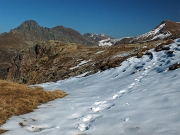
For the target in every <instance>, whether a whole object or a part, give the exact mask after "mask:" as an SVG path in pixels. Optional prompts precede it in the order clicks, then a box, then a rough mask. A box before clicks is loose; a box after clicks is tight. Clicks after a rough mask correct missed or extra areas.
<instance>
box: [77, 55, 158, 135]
mask: <svg viewBox="0 0 180 135" xmlns="http://www.w3.org/2000/svg"><path fill="white" fill-rule="evenodd" d="M153 56H154V55H153ZM156 61H157V60H156V57H155V56H154V58H153V59H152V60H150V61H149V65H151V66H147V68H145V69H144V72H143V73H142V75H141V76H139V77H138V78H136V79H135V81H134V82H133V83H131V84H130V85H129V86H128V87H127V89H124V90H120V91H119V92H118V93H116V94H114V95H113V96H112V97H110V98H109V99H108V100H105V101H99V102H94V103H93V107H91V110H92V113H91V114H87V115H86V116H84V117H82V118H80V119H79V123H78V125H77V129H78V130H79V131H81V132H83V131H86V130H88V129H90V127H91V125H92V123H93V122H94V121H95V120H96V119H97V118H100V117H103V115H102V114H101V113H100V112H102V111H103V110H109V109H111V108H112V107H114V106H115V104H114V103H112V101H113V100H115V99H118V98H120V97H122V96H123V95H124V94H125V93H126V92H127V93H130V92H133V88H134V87H135V86H137V85H138V84H139V83H140V82H141V81H142V79H143V78H144V77H145V76H146V75H147V74H148V72H149V70H150V69H151V67H153V66H154V65H155V64H156ZM126 105H129V103H126ZM129 120H130V118H125V119H124V121H125V122H127V121H129Z"/></svg>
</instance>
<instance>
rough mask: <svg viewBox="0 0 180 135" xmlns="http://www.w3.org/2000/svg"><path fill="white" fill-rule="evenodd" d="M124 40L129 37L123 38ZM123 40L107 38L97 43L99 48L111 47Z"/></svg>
mask: <svg viewBox="0 0 180 135" xmlns="http://www.w3.org/2000/svg"><path fill="white" fill-rule="evenodd" d="M124 38H130V37H124ZM124 38H119V39H112V38H107V39H104V40H100V41H99V46H112V45H115V44H116V43H117V42H118V41H121V40H122V39H124Z"/></svg>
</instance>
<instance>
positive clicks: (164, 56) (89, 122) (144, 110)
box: [1, 39, 180, 135]
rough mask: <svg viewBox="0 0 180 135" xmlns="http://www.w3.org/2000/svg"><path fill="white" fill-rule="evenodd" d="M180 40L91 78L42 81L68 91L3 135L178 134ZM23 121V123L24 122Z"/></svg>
mask: <svg viewBox="0 0 180 135" xmlns="http://www.w3.org/2000/svg"><path fill="white" fill-rule="evenodd" d="M178 45H180V39H177V40H175V43H172V44H170V45H169V47H170V50H172V51H174V52H173V54H170V53H168V50H166V51H161V52H154V50H153V49H152V50H151V52H152V54H153V55H152V56H148V55H144V56H143V57H142V58H139V59H138V58H136V57H132V58H129V59H128V60H126V61H124V62H123V63H122V64H121V66H120V67H118V68H114V69H110V70H106V71H104V72H99V73H96V74H94V75H91V76H87V77H80V78H79V77H73V78H70V79H66V80H61V81H58V82H55V83H54V82H49V83H44V84H38V86H42V87H44V88H45V89H46V90H54V89H61V90H64V91H65V92H67V93H68V94H69V95H68V96H66V97H65V98H63V99H57V100H54V101H51V102H48V103H47V104H42V105H41V106H39V108H38V109H36V110H34V112H32V113H29V114H25V115H20V116H13V117H11V118H10V119H9V120H8V121H7V123H5V124H4V125H2V126H1V128H2V129H6V130H9V131H8V132H6V133H4V135H78V134H80V135H179V134H180V81H179V78H180V69H176V70H174V71H168V68H169V67H170V66H171V65H172V64H174V63H178V62H180V46H178ZM20 122H22V123H23V124H24V126H20V125H19V123H20Z"/></svg>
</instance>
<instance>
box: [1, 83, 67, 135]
mask: <svg viewBox="0 0 180 135" xmlns="http://www.w3.org/2000/svg"><path fill="white" fill-rule="evenodd" d="M66 95H67V94H66V93H65V92H63V91H60V90H56V91H53V92H50V91H44V90H43V88H41V87H35V88H30V87H28V86H27V85H22V84H17V83H13V82H10V81H3V80H0V125H2V124H4V123H5V122H6V120H8V118H9V117H11V116H13V115H21V114H25V113H29V112H32V111H33V109H36V108H37V106H38V105H40V104H41V103H46V102H48V101H51V100H54V99H56V98H62V97H64V96H66ZM3 132H4V131H2V130H0V134H1V133H3Z"/></svg>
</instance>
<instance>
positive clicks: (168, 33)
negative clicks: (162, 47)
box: [130, 20, 180, 43]
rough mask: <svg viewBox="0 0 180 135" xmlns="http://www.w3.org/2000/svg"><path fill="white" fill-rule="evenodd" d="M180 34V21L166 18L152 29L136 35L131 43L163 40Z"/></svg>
mask: <svg viewBox="0 0 180 135" xmlns="http://www.w3.org/2000/svg"><path fill="white" fill-rule="evenodd" d="M179 35H180V23H177V22H173V21H169V20H165V21H162V22H161V23H160V24H159V25H158V26H157V27H155V28H154V29H153V30H152V31H149V32H147V33H145V34H142V35H140V36H137V37H134V38H133V39H132V40H131V41H130V43H136V42H146V41H151V40H159V39H160V40H161V39H167V38H173V37H174V38H176V37H179Z"/></svg>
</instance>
